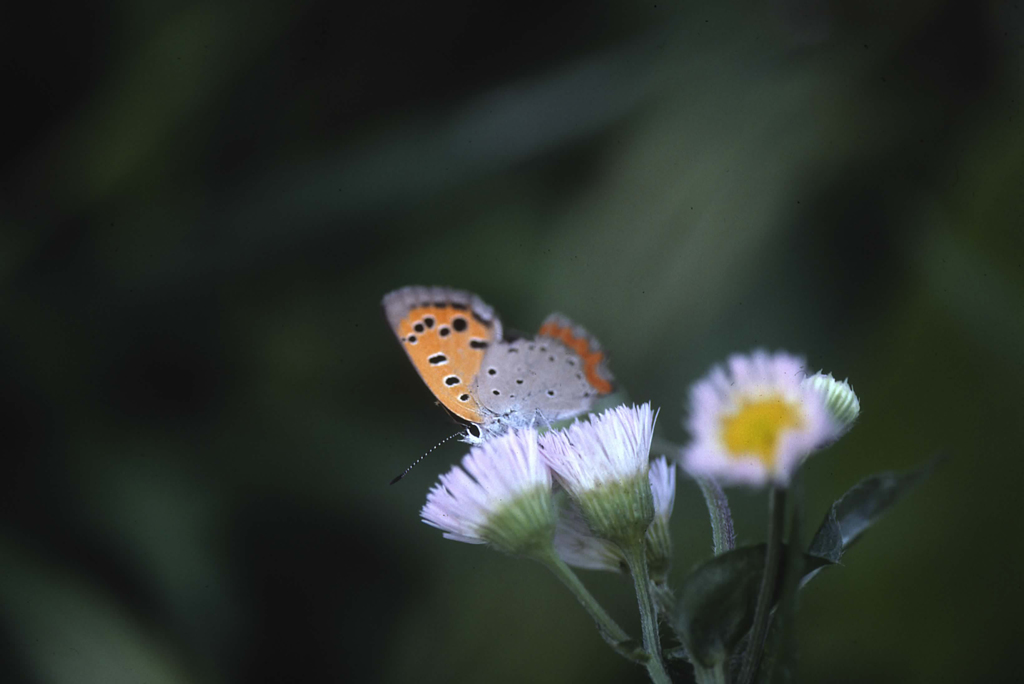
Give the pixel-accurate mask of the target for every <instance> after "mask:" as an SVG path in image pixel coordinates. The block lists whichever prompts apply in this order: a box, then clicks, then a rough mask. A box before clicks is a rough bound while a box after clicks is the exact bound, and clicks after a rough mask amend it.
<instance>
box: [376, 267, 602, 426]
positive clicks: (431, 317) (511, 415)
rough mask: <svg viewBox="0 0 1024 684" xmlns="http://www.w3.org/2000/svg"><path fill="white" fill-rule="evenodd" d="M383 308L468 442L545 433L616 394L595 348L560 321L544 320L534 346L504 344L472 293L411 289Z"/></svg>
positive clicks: (493, 318) (557, 317)
mask: <svg viewBox="0 0 1024 684" xmlns="http://www.w3.org/2000/svg"><path fill="white" fill-rule="evenodd" d="M382 303H383V306H384V315H385V316H386V317H387V320H388V324H389V325H390V326H391V329H392V330H393V331H394V333H395V336H396V337H397V338H398V341H399V343H401V345H402V348H403V349H405V353H406V354H407V355H408V356H409V360H410V361H412V365H413V367H415V368H416V371H417V372H418V373H419V374H420V377H421V378H423V382H424V383H426V385H427V387H428V388H430V391H431V392H433V393H434V396H435V397H437V400H438V401H439V402H440V403H441V404H442V405H443V406H444V407H445V409H447V410H448V411H449V413H451V414H452V415H453V416H455V418H456V419H458V420H459V421H460V422H462V423H464V424H465V425H467V427H468V435H466V437H465V440H466V441H467V442H471V443H472V442H480V441H483V440H485V439H488V438H490V437H493V436H495V435H500V434H502V433H504V432H506V431H508V430H509V429H512V428H520V427H527V426H534V425H536V426H545V427H546V426H550V425H551V423H553V422H555V421H559V420H564V419H567V418H572V417H573V416H577V415H579V414H581V413H585V412H586V411H589V410H590V409H591V408H592V407H593V406H594V404H595V402H596V401H597V400H599V399H600V398H601V397H604V396H606V395H608V394H611V393H612V391H613V390H614V389H615V388H614V378H613V377H612V374H611V371H609V370H608V365H607V359H606V357H605V353H604V351H602V349H601V346H600V344H598V342H597V340H596V339H594V337H593V336H591V335H590V333H588V332H587V331H586V330H584V329H583V328H582V327H580V326H578V325H576V324H575V323H573V322H572V321H571V320H569V319H568V318H566V317H565V316H563V315H561V314H557V313H554V314H551V315H550V316H548V317H547V318H546V319H545V320H544V323H543V324H542V325H541V327H540V330H539V331H538V332H537V336H536V337H534V338H529V339H528V338H517V339H505V337H504V336H503V328H502V324H501V319H500V318H499V317H498V315H497V314H496V313H495V312H494V309H493V308H491V307H490V306H488V305H487V304H485V303H484V301H483V300H482V299H480V297H478V296H476V295H475V294H473V293H471V292H466V291H464V290H456V289H452V288H447V287H420V286H411V287H403V288H401V289H399V290H395V291H394V292H391V293H389V294H387V295H385V297H384V300H383V302H382Z"/></svg>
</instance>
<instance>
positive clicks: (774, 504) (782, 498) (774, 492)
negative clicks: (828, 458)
mask: <svg viewBox="0 0 1024 684" xmlns="http://www.w3.org/2000/svg"><path fill="white" fill-rule="evenodd" d="M785 518H786V490H785V489H781V488H779V487H772V489H771V491H770V492H769V493H768V549H767V551H766V552H765V559H764V575H762V577H761V587H760V589H759V590H758V594H757V606H756V608H755V609H754V625H753V626H752V627H751V628H750V641H749V642H748V643H747V651H746V653H744V654H743V667H742V669H741V670H740V677H739V684H751V682H753V681H754V676H755V675H756V674H757V668H758V666H759V665H760V663H761V651H762V649H763V648H764V637H765V634H767V632H768V618H769V617H770V616H771V612H772V598H773V597H774V594H775V581H776V579H777V578H778V574H779V563H780V561H781V560H782V528H783V526H784V524H785Z"/></svg>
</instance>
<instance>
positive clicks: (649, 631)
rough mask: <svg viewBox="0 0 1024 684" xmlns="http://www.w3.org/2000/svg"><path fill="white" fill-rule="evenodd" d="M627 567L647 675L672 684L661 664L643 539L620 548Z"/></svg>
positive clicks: (656, 613)
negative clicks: (648, 657) (642, 642)
mask: <svg viewBox="0 0 1024 684" xmlns="http://www.w3.org/2000/svg"><path fill="white" fill-rule="evenodd" d="M621 548H622V553H623V555H624V556H625V557H626V564H627V565H629V572H630V575H632V577H633V584H634V585H635V586H636V602H637V605H638V606H639V607H640V627H641V630H642V631H643V635H644V649H645V650H646V651H647V654H648V655H649V656H650V659H649V660H648V661H647V674H648V675H650V677H651V681H652V682H654V684H672V680H671V679H669V676H668V672H666V671H665V665H664V663H662V662H661V638H660V637H659V636H658V611H657V610H656V609H655V607H654V599H653V598H652V597H651V577H650V574H649V573H648V571H647V549H646V548H645V544H644V539H643V537H641V538H640V541H639V542H638V543H636V544H632V545H630V546H629V547H628V548H627V547H626V546H623V547H621Z"/></svg>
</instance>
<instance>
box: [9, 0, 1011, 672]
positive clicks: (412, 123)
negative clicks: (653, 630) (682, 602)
mask: <svg viewBox="0 0 1024 684" xmlns="http://www.w3.org/2000/svg"><path fill="white" fill-rule="evenodd" d="M3 15H4V17H3V20H2V22H0V46H2V47H0V50H2V51H3V54H4V57H3V62H2V66H0V68H2V72H3V75H4V78H3V85H4V87H3V91H4V98H3V99H4V101H5V102H6V103H7V104H6V105H5V107H4V110H5V113H6V115H7V116H8V124H7V125H6V126H5V135H4V136H3V154H2V159H0V161H2V168H0V279H2V289H0V326H2V336H0V406H2V410H0V423H2V428H0V429H2V432H0V439H2V444H3V453H4V456H5V458H4V459H3V462H4V466H3V469H2V475H0V681H3V682H17V683H21V682H27V683H32V684H65V683H67V684H79V683H83V682H84V683H91V682H97V683H99V682H103V683H108V682H114V683H118V682H125V683H133V682H147V683H149V684H220V683H223V684H231V683H235V682H412V681H416V682H427V683H430V682H549V681H550V682H576V681H580V682H583V681H586V682H641V681H644V673H643V671H642V670H640V669H638V668H634V667H632V666H630V665H629V664H627V663H626V662H624V661H622V660H621V659H619V658H618V657H616V656H615V655H613V654H612V653H611V652H610V650H608V649H607V648H606V647H605V645H604V644H603V643H602V642H601V641H600V639H599V638H598V637H597V636H596V633H595V632H594V630H593V628H592V625H591V624H590V623H589V621H588V619H587V618H586V617H585V615H584V614H583V612H582V611H581V610H580V609H579V607H578V606H577V605H576V604H575V603H574V601H573V599H572V598H571V596H570V595H569V594H568V593H567V592H566V591H564V590H563V589H562V588H561V587H560V586H559V584H558V583H557V581H556V580H555V579H554V578H553V577H551V576H549V575H548V574H546V573H545V571H544V570H543V569H542V568H540V567H539V566H536V565H533V564H530V563H528V562H526V561H517V560H512V559H508V558H505V557H503V556H501V555H499V554H497V553H494V552H491V551H488V550H486V549H483V548H479V547H470V546H467V545H461V544H457V543H453V542H448V541H444V540H442V539H441V537H440V535H439V534H438V533H437V531H436V530H433V529H431V528H428V527H427V526H425V525H423V524H422V523H421V522H419V520H418V517H417V514H418V510H419V507H420V506H421V505H422V502H423V500H424V496H425V494H426V491H427V488H428V487H429V486H430V485H431V484H432V483H433V481H434V480H435V478H436V475H437V474H438V473H439V472H441V471H443V470H445V469H447V468H448V467H449V466H450V464H451V463H452V462H454V461H456V460H457V459H458V458H459V457H460V456H461V455H462V454H463V453H464V451H465V448H464V447H463V446H462V445H459V444H457V443H455V442H451V443H449V444H447V445H445V446H444V447H442V448H440V449H438V450H437V451H436V452H435V453H434V454H432V455H431V456H430V458H428V459H427V460H426V461H424V462H423V463H422V464H421V466H420V467H418V468H417V469H416V470H414V471H413V472H412V474H410V476H409V477H407V478H406V479H405V480H404V481H402V482H401V483H400V484H399V485H396V486H393V487H389V486H388V480H389V479H390V478H391V477H392V476H393V475H395V474H396V473H397V472H399V471H400V470H401V469H402V468H404V467H405V466H406V465H407V464H408V463H410V462H411V461H412V460H414V459H415V458H417V457H418V456H419V455H420V454H422V453H423V452H424V451H426V450H427V449H428V448H430V447H431V446H432V445H434V444H435V443H436V442H438V441H439V440H441V439H443V438H444V437H446V436H448V435H449V434H451V433H452V432H453V431H454V428H453V426H452V425H451V424H450V423H449V422H448V420H447V418H446V416H445V414H444V413H443V412H442V411H441V410H440V409H439V408H438V407H436V406H435V405H434V404H433V401H432V397H431V396H430V395H429V393H428V391H427V390H426V389H425V388H424V387H423V386H422V385H421V384H420V382H419V380H418V378H417V377H416V375H415V373H414V372H413V370H412V368H411V367H410V366H409V364H408V362H407V361H406V359H405V357H404V354H403V353H402V351H401V349H400V348H399V346H398V344H397V343H396V341H395V340H394V339H393V337H392V335H391V332H390V331H389V330H388V328H387V326H386V324H385V322H384V320H383V316H382V315H381V312H380V310H379V301H380V298H381V296H382V295H383V294H384V293H385V292H387V291H389V290H391V289H393V288H396V287H400V286H403V285H407V284H444V285H451V286H458V287H463V288H468V289H472V290H474V291H476V292H479V293H480V294H481V295H482V296H483V297H484V299H485V300H487V301H488V302H490V303H491V304H493V305H495V306H496V308H497V309H498V310H499V311H500V312H502V315H503V317H504V320H505V322H506V325H508V326H511V327H514V328H519V329H522V330H531V329H535V327H536V326H538V325H539V323H540V321H541V320H542V319H543V318H544V316H545V315H547V313H549V312H550V311H552V310H558V311H562V312H564V313H566V314H568V315H569V316H571V317H573V318H575V319H577V320H579V321H580V322H582V323H584V324H585V325H586V326H587V327H589V328H590V329H591V330H592V331H593V332H594V333H595V334H596V335H597V336H598V337H599V338H600V339H601V340H602V342H603V343H604V345H605V346H606V347H607V348H608V349H609V350H610V351H611V354H612V364H613V369H614V371H615V373H616V375H617V376H618V378H619V379H620V380H621V381H622V382H623V384H624V385H625V386H626V387H627V388H628V390H629V392H630V394H631V396H632V397H633V398H634V399H636V400H650V401H652V402H654V404H655V405H656V406H659V407H661V410H662V413H661V418H660V423H659V428H658V430H659V435H660V437H661V438H663V439H665V440H671V441H674V442H683V441H685V439H686V434H685V431H684V430H683V428H682V425H681V421H682V419H683V417H684V404H685V398H686V392H687V387H688V385H689V383H691V382H692V381H693V380H695V379H696V378H698V377H699V376H700V375H702V374H703V373H704V372H705V371H706V369H707V368H708V367H709V366H710V365H711V364H712V363H714V362H716V361H718V360H721V359H723V358H725V357H726V356H727V355H728V354H729V353H731V352H734V351H745V350H749V349H751V348H755V347H767V348H773V349H774V348H785V349H789V350H792V351H795V352H799V353H803V354H806V355H807V357H808V359H809V363H810V365H811V366H813V367H814V368H815V369H816V368H818V367H822V368H825V369H826V370H831V371H832V372H834V373H835V374H837V375H838V376H839V377H847V376H848V377H849V378H850V379H851V381H852V382H853V384H854V387H855V388H856V389H857V391H858V393H859V395H860V397H861V399H862V402H863V413H862V418H861V420H860V422H859V424H858V426H857V427H856V429H855V430H854V431H853V432H852V433H851V434H850V435H849V436H848V437H846V438H845V439H844V440H843V441H842V442H840V443H839V444H838V445H836V446H835V447H834V448H833V449H831V450H830V451H828V452H827V453H825V454H823V455H820V456H817V457H815V458H814V459H812V461H811V462H810V463H809V464H808V466H807V467H806V470H805V483H804V484H805V488H806V500H805V506H806V511H807V515H808V518H809V519H812V520H813V519H817V518H818V517H819V516H821V515H823V514H824V512H825V510H826V507H827V506H828V504H829V503H830V502H831V500H832V499H833V498H834V497H835V496H837V495H839V494H840V493H841V492H842V491H843V490H844V489H845V488H846V487H848V486H850V485H851V484H853V483H854V482H856V481H857V480H858V479H859V478H861V477H862V476H864V475H866V474H869V473H871V472H874V471H877V470H883V469H904V468H909V467H912V466H913V465H915V464H917V463H919V462H921V461H923V460H925V459H926V458H929V457H930V456H932V455H934V454H936V453H939V452H945V453H948V454H950V455H951V456H952V458H951V460H949V461H948V462H947V463H946V464H945V466H944V467H943V468H942V469H941V470H940V471H939V472H938V473H937V474H936V475H935V476H934V477H933V479H932V480H931V481H929V482H928V483H927V484H926V485H924V486H922V487H921V488H919V489H918V490H916V491H915V492H914V493H913V494H912V495H911V496H910V497H909V498H908V499H907V500H906V501H904V502H902V503H901V504H900V505H899V506H898V507H897V508H896V509H895V510H894V511H893V512H892V513H891V514H890V515H889V516H888V517H887V518H886V519H885V520H884V521H883V522H882V523H881V524H880V525H879V526H878V527H877V528H876V529H874V530H872V531H871V532H870V533H869V534H868V535H867V536H866V537H865V539H864V540H863V541H862V542H861V543H860V544H859V545H858V546H857V547H856V548H855V549H853V550H851V552H850V553H849V555H848V556H847V558H846V560H845V563H844V567H843V568H841V569H838V570H833V571H830V572H828V573H825V574H823V575H822V576H821V577H820V578H819V579H816V580H815V582H814V583H812V584H811V585H809V586H808V588H807V589H806V590H805V592H804V593H803V594H802V599H801V606H800V614H799V621H798V624H797V629H796V633H797V636H798V638H799V644H800V659H799V663H800V667H801V681H807V682H823V681H828V682H929V683H933V682H964V681H986V682H992V681H1009V680H1012V679H1014V675H1019V666H1017V665H1016V663H1018V662H1019V656H1018V652H1019V648H1020V644H1021V643H1024V641H1022V636H1024V635H1022V630H1021V626H1020V625H1021V620H1020V615H1021V610H1022V608H1024V601H1022V598H1024V597H1022V593H1024V588H1022V587H1024V582H1022V581H1021V578H1022V574H1021V567H1022V561H1024V552H1022V550H1021V546H1020V540H1021V538H1022V536H1024V535H1022V533H1024V516H1022V514H1021V509H1020V497H1021V494H1022V491H1024V490H1022V487H1024V458H1022V445H1024V428H1022V425H1024V421H1022V420H1021V417H1022V415H1024V393H1022V392H1021V387H1022V382H1024V365H1022V362H1021V352H1022V344H1024V265H1022V263H1024V231H1022V228H1024V220H1022V216H1024V214H1022V211H1024V116H1022V111H1021V102H1022V99H1021V98H1022V86H1024V7H1022V3H1020V2H1017V1H1016V0H1013V1H1010V0H1007V1H1005V2H1000V1H994V0H993V1H984V0H974V1H971V0H913V1H911V2H900V3H892V2H888V1H883V0H857V1H856V2H854V1H853V0H831V1H830V0H761V1H760V2H750V1H736V2H718V3H712V2H680V3H665V2H661V1H660V0H659V1H658V2H657V3H654V2H648V3H638V2H633V1H628V2H626V1H617V2H604V3H591V2H582V1H578V0H577V1H574V2H567V3H555V4H552V3H543V2H538V3H521V2H517V3H508V2H499V3H489V4H487V3H485V4H480V3H475V2H468V1H467V0H455V1H453V2H446V3H417V2H394V3H380V4H378V3H342V2H324V1H322V0H307V1H299V2H294V1H291V2H285V1H284V0H274V1H272V2H260V3H249V2H242V1H240V0H215V1H213V2H193V3H190V2H148V3H133V2H125V1H123V0H121V1H116V0H103V1H101V2H96V3H77V4H75V3H51V2H47V1H45V0H43V1H40V2H35V3H11V4H10V5H9V6H5V8H4V10H3ZM732 498H733V503H734V508H735V512H736V516H737V527H738V532H739V536H740V540H741V542H751V543H752V542H756V541H759V540H760V539H762V537H763V524H764V521H763V513H762V511H763V508H762V507H763V505H764V496H763V494H762V493H757V492H748V491H743V490H739V491H735V492H732ZM673 524H674V530H675V539H676V542H677V547H678V551H677V560H676V566H675V569H674V577H675V578H676V581H678V580H679V579H681V578H682V577H683V576H684V575H685V573H686V572H687V570H688V569H689V568H692V567H693V566H694V565H695V564H696V563H699V562H700V561H702V560H704V559H706V558H707V557H709V556H710V553H711V544H710V532H709V528H708V523H707V518H706V515H705V513H704V512H703V503H702V501H701V499H700V497H699V494H698V490H697V489H696V488H695V487H694V486H693V485H692V483H689V482H686V481H682V482H680V485H679V491H678V499H677V508H676V514H675V518H674V522H673ZM584 575H585V577H584V579H585V581H586V582H587V583H588V584H589V585H590V586H591V587H592V588H593V590H594V591H595V593H597V594H598V596H599V597H600V598H601V599H602V600H603V601H604V602H605V604H606V606H607V607H608V608H609V610H610V611H611V612H612V613H613V614H614V615H615V616H616V617H618V618H619V619H620V621H621V622H622V623H623V624H626V625H629V626H630V627H631V628H632V629H633V630H634V631H636V624H637V623H636V617H635V604H634V602H633V598H632V595H631V590H630V587H629V585H628V583H627V582H626V581H625V580H624V579H623V578H621V577H616V576H606V575H599V574H594V573H584Z"/></svg>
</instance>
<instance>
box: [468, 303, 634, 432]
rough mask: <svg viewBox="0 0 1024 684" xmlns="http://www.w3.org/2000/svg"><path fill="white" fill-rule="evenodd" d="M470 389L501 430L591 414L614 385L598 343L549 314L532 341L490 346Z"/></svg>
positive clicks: (565, 319)
mask: <svg viewBox="0 0 1024 684" xmlns="http://www.w3.org/2000/svg"><path fill="white" fill-rule="evenodd" d="M474 389H475V390H476V391H475V392H474V394H475V395H476V396H477V397H479V401H480V404H481V406H482V407H483V408H484V409H485V410H486V411H487V412H489V413H492V414H494V415H495V416H497V417H498V419H499V422H500V423H502V426H503V427H504V426H512V427H518V426H521V425H531V424H533V423H534V422H535V421H536V420H537V419H540V420H541V421H542V422H547V423H551V422H554V421H558V420H562V419H565V418H571V417H573V416H577V415H579V414H581V413H584V412H586V411H589V410H590V409H591V408H592V407H593V406H594V403H595V402H596V401H597V400H598V399H599V398H600V397H602V396H604V395H607V394H610V393H611V392H612V391H613V389H614V386H613V378H612V375H611V372H610V371H609V370H608V367H607V363H606V360H605V356H604V352H603V351H601V348H600V345H599V344H598V342H597V340H596V339H594V337H593V336H592V335H590V334H589V333H588V332H587V331H586V330H584V329H583V328H582V327H580V326H578V325H576V324H575V323H573V322H572V321H570V320H569V319H568V318H566V317H565V316H562V315H560V314H552V315H551V316H549V317H548V318H547V319H546V320H545V321H544V325H542V326H541V329H540V333H539V334H538V335H537V337H536V338H535V339H519V340H515V341H512V342H502V343H499V344H495V345H494V346H492V347H491V348H490V350H489V351H488V352H487V355H486V356H485V357H484V359H483V364H482V367H481V369H480V373H479V374H478V376H477V381H476V386H475V388H474Z"/></svg>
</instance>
